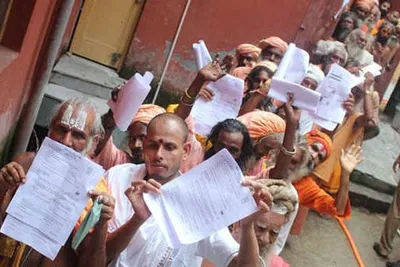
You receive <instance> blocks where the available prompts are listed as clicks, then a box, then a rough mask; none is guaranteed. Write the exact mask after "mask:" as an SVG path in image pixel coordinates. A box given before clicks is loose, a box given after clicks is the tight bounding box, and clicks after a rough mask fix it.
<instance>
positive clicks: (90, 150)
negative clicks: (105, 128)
mask: <svg viewBox="0 0 400 267" xmlns="http://www.w3.org/2000/svg"><path fill="white" fill-rule="evenodd" d="M92 153H93V137H90V138H89V141H88V143H87V145H86V147H85V149H83V150H82V151H81V154H82V155H83V156H85V157H86V156H89V155H90V154H92Z"/></svg>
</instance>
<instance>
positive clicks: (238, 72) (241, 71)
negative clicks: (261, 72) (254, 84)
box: [232, 67, 252, 80]
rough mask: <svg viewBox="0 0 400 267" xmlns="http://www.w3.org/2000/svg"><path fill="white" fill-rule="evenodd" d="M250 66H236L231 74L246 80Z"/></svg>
mask: <svg viewBox="0 0 400 267" xmlns="http://www.w3.org/2000/svg"><path fill="white" fill-rule="evenodd" d="M251 70H252V67H237V68H235V69H234V70H233V72H232V75H233V76H235V77H238V78H239V79H242V80H246V78H247V75H249V73H250V72H251Z"/></svg>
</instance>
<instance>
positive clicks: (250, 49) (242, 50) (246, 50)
mask: <svg viewBox="0 0 400 267" xmlns="http://www.w3.org/2000/svg"><path fill="white" fill-rule="evenodd" d="M260 53H261V49H260V48H258V47H257V46H255V45H252V44H241V45H239V46H238V47H237V48H236V56H237V57H239V56H240V55H243V54H251V57H252V58H253V59H257V58H258V57H259V56H260Z"/></svg>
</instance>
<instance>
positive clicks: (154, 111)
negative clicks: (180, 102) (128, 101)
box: [131, 104, 166, 125]
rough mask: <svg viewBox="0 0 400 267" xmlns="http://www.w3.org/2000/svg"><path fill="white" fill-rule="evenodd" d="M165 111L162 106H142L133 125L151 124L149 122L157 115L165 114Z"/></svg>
mask: <svg viewBox="0 0 400 267" xmlns="http://www.w3.org/2000/svg"><path fill="white" fill-rule="evenodd" d="M165 112H166V111H165V109H163V108H162V107H160V106H157V105H152V104H144V105H142V106H140V108H139V110H138V112H137V113H136V116H135V117H134V118H133V120H132V122H131V125H132V124H134V123H135V122H141V123H144V124H149V122H150V121H151V120H152V119H153V118H154V117H155V116H157V115H159V114H162V113H165Z"/></svg>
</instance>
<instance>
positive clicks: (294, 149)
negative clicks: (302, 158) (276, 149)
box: [281, 146, 297, 157]
mask: <svg viewBox="0 0 400 267" xmlns="http://www.w3.org/2000/svg"><path fill="white" fill-rule="evenodd" d="M281 152H282V153H283V154H284V155H286V156H290V157H292V156H294V155H296V152H297V151H296V148H293V151H289V150H287V149H286V148H285V147H284V146H281Z"/></svg>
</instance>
